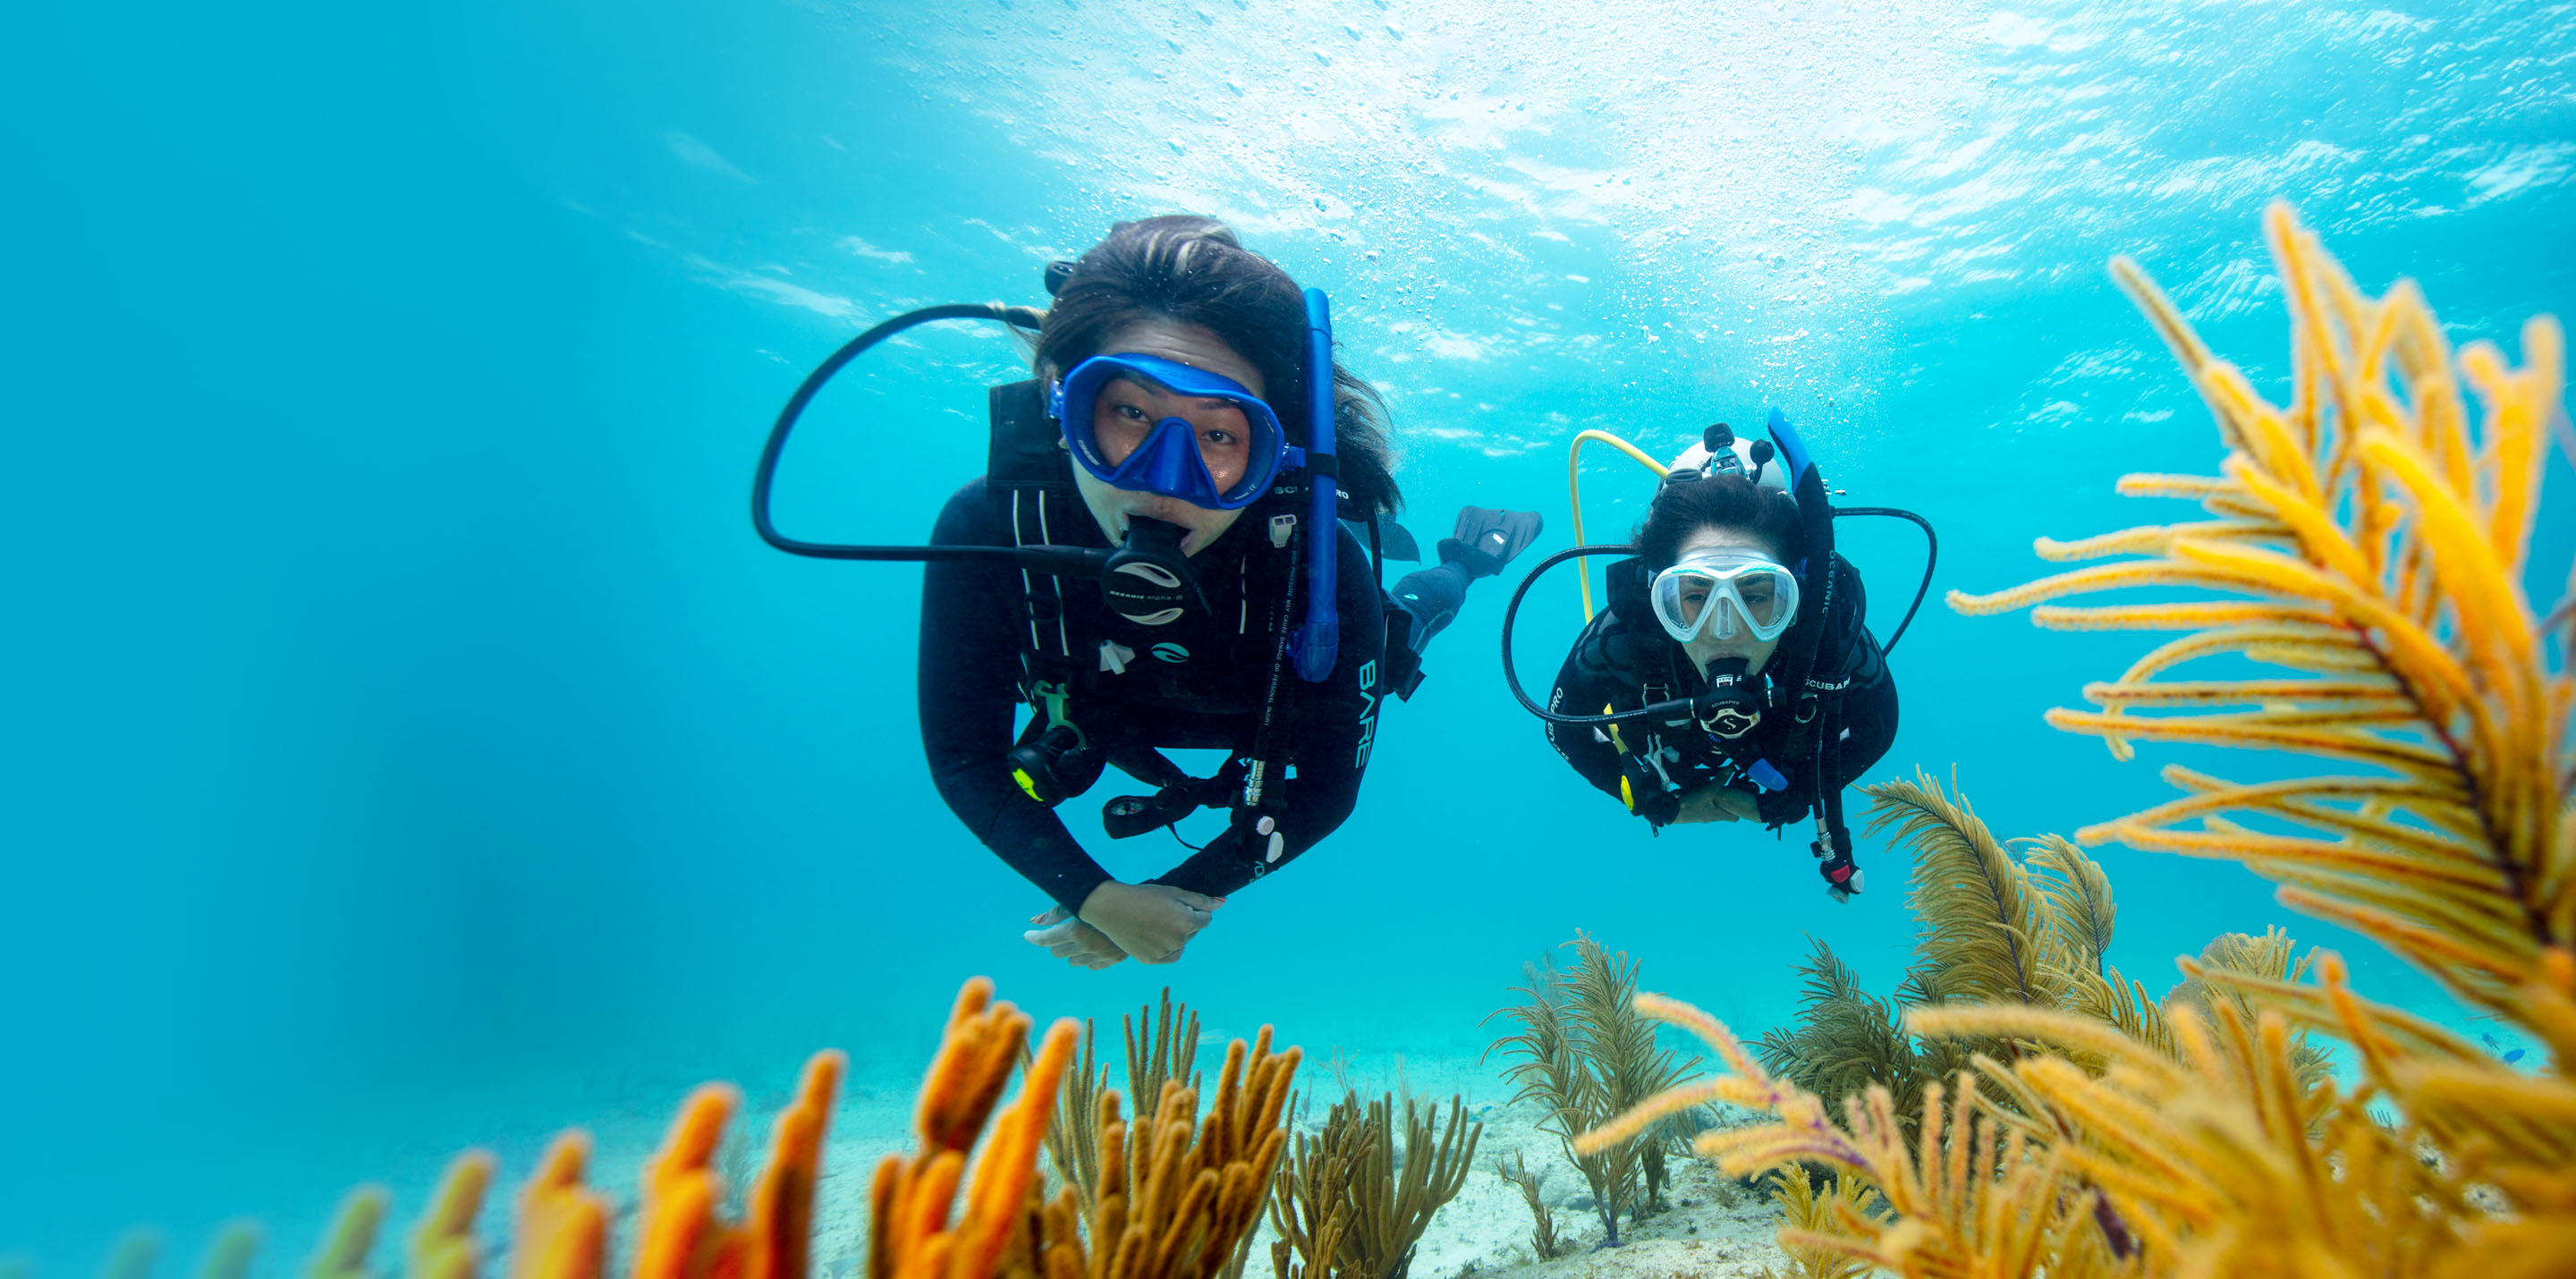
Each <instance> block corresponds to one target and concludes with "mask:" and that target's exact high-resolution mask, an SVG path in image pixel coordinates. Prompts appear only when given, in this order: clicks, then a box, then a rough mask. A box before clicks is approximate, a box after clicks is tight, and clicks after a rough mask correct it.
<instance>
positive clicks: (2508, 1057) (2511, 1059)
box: [2504, 1048, 2522, 1066]
mask: <svg viewBox="0 0 2576 1279" xmlns="http://www.w3.org/2000/svg"><path fill="white" fill-rule="evenodd" d="M2520 1060H2522V1050H2521V1049H2519V1048H2516V1049H2514V1050H2513V1051H2512V1052H2509V1053H2506V1054H2505V1055H2504V1064H2506V1065H2508V1066H2510V1065H2512V1064H2514V1063H2515V1062H2517V1061H2520Z"/></svg>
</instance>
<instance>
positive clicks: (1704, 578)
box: [1648, 550, 1798, 644]
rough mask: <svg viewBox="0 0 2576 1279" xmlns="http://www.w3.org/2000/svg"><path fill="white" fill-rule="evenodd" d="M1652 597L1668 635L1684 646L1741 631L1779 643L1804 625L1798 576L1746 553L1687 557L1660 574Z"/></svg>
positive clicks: (1713, 552)
mask: <svg viewBox="0 0 2576 1279" xmlns="http://www.w3.org/2000/svg"><path fill="white" fill-rule="evenodd" d="M1648 596H1649V598H1650V599H1651V600H1652V601H1653V603H1654V606H1655V620H1656V621H1658V622H1661V623H1663V624H1664V633H1665V634H1667V635H1670V636H1672V637H1673V639H1674V641H1675V642H1677V643H1682V644H1687V643H1689V642H1691V641H1692V640H1694V639H1697V638H1699V636H1700V635H1701V633H1702V632H1707V631H1711V630H1712V629H1713V631H1714V633H1715V634H1716V635H1717V636H1718V637H1719V638H1721V639H1731V638H1733V637H1734V636H1735V633H1736V630H1737V628H1739V627H1742V628H1744V629H1746V630H1750V631H1752V632H1753V637H1754V638H1755V639H1760V640H1774V639H1778V638H1780V633H1781V632H1783V631H1786V630H1788V629H1789V625H1790V623H1792V622H1795V621H1797V620H1798V575H1797V574H1795V573H1792V572H1790V571H1789V570H1788V569H1787V568H1785V567H1783V566H1781V565H1779V564H1775V563H1773V562H1772V561H1770V560H1767V559H1764V558H1762V557H1761V556H1759V555H1754V554H1751V553H1749V552H1745V551H1731V550H1709V551H1702V552H1699V553H1698V554H1696V555H1690V556H1685V557H1683V559H1682V561H1681V562H1680V563H1678V564H1675V565H1673V566H1672V567H1671V568H1668V569H1665V570H1664V571H1663V572H1661V573H1657V574H1655V580H1654V584H1653V586H1652V587H1650V588H1649V590H1648Z"/></svg>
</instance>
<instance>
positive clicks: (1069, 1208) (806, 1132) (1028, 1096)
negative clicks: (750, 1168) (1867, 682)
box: [0, 977, 1463, 1279]
mask: <svg viewBox="0 0 2576 1279" xmlns="http://www.w3.org/2000/svg"><path fill="white" fill-rule="evenodd" d="M992 995H993V988H992V983H990V982H988V981H986V980H984V979H982V978H980V977H979V978H976V979H974V980H972V981H969V982H967V983H966V985H965V987H964V989H962V990H961V991H960V992H959V993H958V997H957V1002H956V1004H955V1006H954V1007H953V1009H952V1010H951V1012H950V1015H949V1019H948V1025H947V1029H946V1032H945V1034H944V1035H943V1036H942V1038H941V1042H940V1046H939V1050H938V1053H937V1056H936V1057H935V1058H934V1060H933V1062H932V1064H931V1068H930V1072H929V1076H928V1078H927V1079H926V1080H925V1081H924V1083H923V1084H922V1088H921V1094H920V1098H919V1104H918V1108H917V1111H916V1116H915V1132H916V1136H917V1139H918V1144H917V1147H916V1149H914V1150H913V1151H912V1152H911V1153H910V1154H897V1155H888V1156H887V1157H886V1158H885V1160H884V1162H883V1163H882V1164H880V1165H879V1166H878V1168H877V1172H876V1177H875V1179H874V1182H873V1183H872V1185H871V1187H870V1197H869V1205H870V1208H871V1216H870V1219H869V1232H868V1255H867V1263H866V1264H867V1275H868V1277H869V1279H934V1277H936V1279H995V1277H997V1276H1000V1277H1007V1279H1210V1277H1211V1276H1213V1275H1215V1274H1216V1273H1217V1272H1218V1271H1219V1270H1220V1269H1221V1268H1223V1267H1224V1266H1225V1265H1226V1263H1227V1261H1228V1260H1229V1259H1230V1258H1233V1257H1236V1256H1238V1255H1239V1252H1240V1244H1241V1243H1242V1241H1243V1240H1245V1239H1246V1238H1248V1237H1249V1236H1250V1235H1251V1233H1252V1230H1253V1228H1254V1227H1255V1226H1256V1225H1257V1224H1258V1223H1259V1220H1260V1214H1261V1208H1262V1205H1263V1203H1264V1202H1265V1201H1266V1199H1267V1197H1268V1194H1269V1187H1270V1182H1271V1174H1272V1172H1273V1170H1274V1169H1275V1168H1276V1166H1277V1165H1278V1163H1279V1156H1280V1153H1281V1151H1282V1149H1283V1148H1284V1145H1285V1142H1286V1140H1287V1133H1286V1132H1285V1130H1284V1129H1283V1128H1282V1126H1281V1116H1282V1111H1283V1110H1284V1108H1285V1106H1286V1104H1287V1099H1288V1092H1289V1083H1290V1081H1291V1080H1292V1079H1293V1078H1294V1076H1295V1073H1296V1068H1297V1062H1298V1059H1299V1053H1298V1050H1296V1049H1294V1048H1291V1049H1289V1050H1287V1051H1286V1052H1281V1053H1274V1052H1272V1051H1270V1034H1271V1032H1270V1028H1269V1027H1268V1026H1264V1027H1262V1028H1261V1031H1260V1033H1259V1035H1258V1036H1257V1037H1256V1039H1255V1042H1254V1043H1253V1044H1252V1045H1250V1046H1249V1047H1247V1046H1246V1045H1245V1044H1244V1042H1243V1041H1242V1040H1240V1039H1238V1040H1235V1041H1234V1042H1233V1043H1232V1044H1231V1045H1230V1046H1229V1047H1228V1049H1227V1052H1226V1059H1225V1066H1224V1068H1223V1069H1222V1070H1221V1071H1219V1072H1218V1076H1217V1084H1216V1093H1215V1096H1214V1098H1213V1100H1212V1101H1211V1102H1210V1104H1209V1106H1208V1109H1207V1113H1206V1115H1205V1116H1204V1117H1201V1116H1200V1115H1199V1102H1198V1095H1197V1089H1196V1087H1195V1085H1196V1083H1197V1080H1198V1076H1197V1075H1196V1074H1195V1073H1194V1072H1192V1071H1191V1069H1190V1065H1191V1046H1189V1045H1181V1046H1177V1047H1175V1046H1174V1038H1173V1037H1174V1036H1176V1035H1180V1034H1182V1033H1184V1032H1186V1034H1187V1037H1188V1038H1189V1039H1191V1040H1195V1038H1196V1021H1195V1019H1189V1020H1187V1021H1186V1022H1181V1021H1177V1020H1175V1019H1171V1018H1169V1017H1168V1016H1167V1018H1166V1020H1165V1021H1164V1022H1161V1023H1157V1026H1156V1030H1155V1035H1156V1037H1157V1038H1156V1042H1157V1043H1160V1044H1162V1045H1164V1046H1165V1048H1167V1049H1171V1050H1170V1051H1159V1052H1158V1053H1148V1054H1146V1055H1145V1058H1138V1057H1136V1056H1134V1055H1131V1064H1133V1063H1136V1062H1138V1061H1145V1064H1147V1065H1148V1066H1152V1065H1153V1063H1156V1062H1159V1063H1160V1065H1159V1067H1156V1069H1157V1070H1158V1073H1157V1075H1156V1078H1158V1079H1160V1080H1161V1081H1162V1082H1161V1085H1160V1089H1159V1094H1158V1102H1157V1105H1156V1106H1155V1107H1154V1108H1153V1109H1152V1110H1151V1111H1150V1112H1147V1111H1140V1112H1139V1114H1138V1116H1137V1118H1136V1120H1135V1122H1134V1124H1133V1127H1132V1131H1131V1128H1130V1125H1129V1124H1128V1123H1126V1122H1124V1121H1122V1120H1121V1118H1120V1106H1119V1096H1118V1094H1117V1093H1115V1092H1109V1091H1102V1092H1099V1093H1098V1094H1097V1095H1096V1097H1095V1103H1096V1109H1095V1111H1094V1115H1093V1122H1092V1125H1091V1131H1092V1133H1093V1134H1094V1139H1095V1141H1096V1147H1095V1149H1094V1150H1093V1152H1092V1157H1091V1165H1092V1166H1094V1167H1096V1168H1098V1169H1099V1170H1100V1172H1099V1175H1098V1178H1097V1180H1096V1181H1095V1182H1092V1183H1090V1184H1089V1185H1087V1186H1086V1187H1085V1189H1086V1190H1087V1191H1088V1195H1087V1197H1081V1198H1078V1197H1077V1195H1076V1193H1075V1190H1074V1188H1073V1187H1071V1186H1067V1187H1065V1188H1063V1189H1062V1190H1060V1191H1059V1192H1058V1193H1057V1194H1056V1195H1055V1197H1054V1198H1052V1199H1045V1198H1042V1197H1041V1196H1040V1194H1039V1191H1038V1168H1037V1161H1038V1150H1039V1147H1040V1145H1041V1144H1042V1143H1043V1142H1044V1140H1045V1137H1046V1134H1047V1131H1048V1128H1049V1126H1050V1124H1051V1122H1052V1120H1053V1118H1054V1115H1055V1110H1056V1105H1057V1094H1058V1085H1059V1083H1060V1082H1061V1081H1062V1079H1063V1078H1064V1076H1065V1074H1066V1073H1067V1067H1068V1064H1069V1062H1070V1060H1071V1058H1072V1055H1073V1048H1074V1042H1075V1039H1076V1036H1077V1029H1076V1026H1075V1024H1074V1023H1073V1022H1071V1021H1060V1022H1058V1023H1056V1025H1055V1026H1054V1027H1053V1028H1052V1029H1050V1030H1049V1031H1048V1033H1047V1035H1046V1038H1045V1040H1044V1042H1043V1043H1042V1045H1041V1046H1040V1047H1039V1049H1038V1051H1037V1052H1036V1054H1035V1055H1034V1057H1031V1056H1030V1055H1029V1054H1028V1051H1027V1049H1028V1037H1029V1028H1030V1025H1031V1023H1030V1019H1029V1018H1028V1016H1027V1015H1026V1014H1023V1013H1021V1012H1020V1011H1019V1010H1018V1009H1016V1008H1014V1007H1012V1006H1011V1005H1010V1004H1008V1003H997V1002H994V1000H993V997H992ZM1170 1011H1171V1007H1170V1002H1169V997H1168V992H1166V999H1165V1012H1166V1014H1169V1013H1170ZM1146 1059H1150V1060H1146ZM1023 1061H1025V1062H1026V1069H1027V1074H1026V1079H1025V1081H1024V1082H1023V1084H1022V1086H1021V1089H1020V1095H1019V1097H1018V1098H1017V1099H1016V1100H1015V1101H1013V1102H1012V1103H1011V1104H1010V1105H1008V1106H1007V1107H1005V1106H1002V1104H1001V1102H1002V1094H1003V1092H1004V1091H1005V1089H1006V1088H1007V1086H1008V1084H1009V1082H1010V1076H1011V1074H1012V1073H1013V1071H1014V1070H1015V1069H1017V1068H1019V1066H1020V1065H1021V1063H1022V1062H1023ZM842 1070H843V1059H842V1056H841V1054H839V1053H837V1052H823V1053H817V1054H815V1056H814V1057H813V1058H812V1059H811V1060H809V1061H808V1062H807V1063H806V1066H805V1070H804V1073H803V1075H802V1077H801V1079H800V1081H799V1083H798V1086H797V1089H796V1095H795V1098H794V1100H793V1101H792V1102H791V1103H790V1104H789V1105H788V1106H787V1108H786V1109H785V1110H784V1111H782V1112H781V1113H780V1114H779V1116H778V1119H777V1121H776V1123H775V1125H774V1126H773V1127H772V1129H771V1135H770V1142H769V1153H768V1157H767V1159H766V1160H764V1161H763V1162H762V1163H761V1165H760V1167H759V1170H758V1172H757V1173H756V1175H755V1176H754V1177H753V1178H752V1184H751V1186H750V1191H749V1194H748V1195H747V1196H746V1198H745V1201H744V1202H745V1205H746V1206H745V1209H744V1211H743V1213H742V1214H741V1217H740V1219H739V1220H733V1219H729V1218H728V1217H727V1216H726V1214H725V1213H724V1212H723V1210H722V1204H723V1203H724V1194H725V1186H724V1185H723V1181H722V1178H721V1177H720V1176H719V1174H718V1171H717V1168H716V1164H717V1163H718V1162H719V1160H720V1158H721V1155H720V1153H719V1152H720V1151H721V1150H722V1149H723V1148H724V1136H725V1129H726V1127H727V1125H728V1124H729V1123H730V1121H731V1120H732V1118H733V1115H734V1112H735V1110H736V1109H737V1107H738V1106H739V1104H740V1099H739V1097H738V1095H737V1094H736V1093H735V1091H734V1090H733V1089H732V1088H731V1087H729V1086H726V1085H723V1084H709V1085H706V1086H703V1087H701V1088H699V1089H697V1090H696V1091H695V1092H693V1093H691V1094H690V1095H689V1097H688V1099H687V1101H685V1102H684V1103H683V1104H682V1105H681V1108H680V1113H679V1116H678V1117H677V1118H676V1119H674V1120H673V1121H672V1123H671V1126H670V1128H669V1130H668V1132H667V1133H666V1135H665V1137H664V1139H663V1142H662V1145H661V1147H660V1149H659V1150H657V1151H656V1152H655V1153H654V1155H653V1156H652V1158H651V1159H650V1160H649V1161H648V1162H647V1164H646V1166H645V1169H644V1176H643V1179H642V1193H641V1197H642V1200H643V1203H642V1212H641V1216H640V1219H639V1221H638V1223H637V1226H636V1234H635V1240H636V1242H635V1253H636V1256H635V1261H634V1265H633V1267H632V1271H631V1274H632V1276H633V1279H805V1276H807V1275H808V1274H809V1273H810V1272H811V1270H812V1264H811V1258H810V1257H809V1256H808V1250H809V1248H810V1246H811V1244H812V1240H813V1234H814V1198H815V1192H816V1189H817V1187H818V1186H819V1184H820V1181H821V1173H822V1151H823V1136H824V1130H825V1128H826V1126H827V1125H828V1124H829V1122H830V1120H831V1114H832V1107H833V1101H834V1097H835V1095H836V1093H837V1092H838V1089H839V1086H840V1080H841V1074H842ZM1183 1077H1186V1078H1188V1079H1189V1080H1190V1081H1191V1086H1184V1085H1183V1084H1182V1083H1181V1082H1180V1080H1181V1079H1182V1078H1183ZM997 1112H998V1117H997ZM979 1142H980V1144H981V1146H982V1150H981V1153H980V1154H978V1153H977V1151H976V1147H977V1145H978V1144H979ZM1131 1148H1132V1150H1133V1152H1134V1153H1133V1155H1132V1157H1131V1155H1130V1150H1131ZM970 1156H971V1157H972V1163H973V1168H972V1172H971V1173H970V1172H969V1169H968V1164H969V1159H970ZM589 1157H590V1139H589V1137H588V1136H587V1135H586V1134H584V1133H581V1132H579V1131H573V1132H568V1133H565V1134H564V1135H562V1136H561V1137H558V1138H557V1139H556V1140H555V1141H554V1142H553V1143H552V1144H551V1145H549V1146H548V1148H547V1149H546V1152H545V1154H544V1156H543V1157H542V1158H541V1159H540V1161H539V1163H538V1167H537V1169H536V1171H535V1173H534V1174H533V1175H532V1176H531V1177H530V1178H529V1180H528V1184H527V1186H526V1188H525V1189H524V1190H523V1191H522V1192H521V1195H520V1200H519V1222H518V1231H517V1235H516V1238H515V1239H514V1240H512V1241H511V1242H510V1243H509V1244H508V1245H507V1252H508V1256H509V1262H510V1265H509V1270H510V1279H601V1276H603V1275H604V1274H605V1273H606V1272H607V1269H608V1240H609V1225H610V1223H611V1221H612V1220H614V1218H615V1217H616V1215H617V1213H616V1208H615V1206H614V1205H612V1204H611V1203H610V1202H609V1200H608V1199H607V1197H606V1196H604V1195H601V1194H599V1193H598V1192H596V1191H593V1190H591V1189H589V1188H588V1187H586V1186H585V1185H584V1184H583V1182H582V1177H583V1174H584V1170H585V1168H586V1166H587V1164H588V1162H589ZM1461 1158H1462V1159H1463V1156H1461ZM496 1174H497V1165H496V1163H495V1161H494V1160H493V1158H492V1156H491V1155H489V1154H488V1153H485V1152H483V1151H468V1152H466V1153H465V1154H463V1155H460V1156H458V1157H457V1159H456V1160H455V1161H454V1162H453V1163H451V1164H450V1165H449V1167H448V1170H447V1174H446V1176H445V1177H444V1178H443V1179H442V1180H441V1181H440V1183H439V1186H438V1188H437V1190H436V1191H435V1192H434V1193H433V1194H432V1196H431V1199H430V1204H429V1206H428V1208H427V1209H426V1211H424V1212H423V1214H422V1216H421V1220H420V1222H419V1224H418V1225H417V1226H416V1227H415V1228H414V1229H413V1231H412V1234H411V1238H410V1249H409V1254H410V1255H409V1263H410V1264H409V1268H408V1273H409V1274H410V1275H411V1276H412V1277H413V1279H474V1276H475V1274H476V1273H477V1270H478V1268H479V1266H480V1265H481V1264H482V1258H483V1247H482V1245H481V1243H480V1242H479V1241H478V1240H477V1238H476V1237H475V1234H474V1224H475V1220H476V1218H477V1216H478V1215H479V1214H480V1212H481V1209H482V1206H483V1201H484V1199H485V1197H486V1195H487V1193H488V1192H489V1190H490V1188H491V1185H492V1182H493V1179H494V1177H495V1176H496ZM1451 1189H1452V1190H1453V1191H1454V1189H1455V1187H1454V1186H1453V1187H1452V1188H1451ZM961 1192H963V1196H964V1197H963V1201H962V1202H960V1198H959V1196H960V1193H961ZM1086 1203H1087V1204H1090V1205H1093V1207H1091V1208H1089V1209H1084V1208H1082V1207H1080V1206H1078V1205H1080V1204H1086ZM389 1205H390V1196H389V1195H388V1194H387V1193H386V1191H385V1190H384V1189H383V1188H381V1187H377V1186H362V1187H360V1188H359V1189H357V1190H355V1191H353V1192H351V1193H350V1195H349V1196H348V1198H347V1199H346V1200H344V1201H343V1202H342V1205H341V1207H340V1210H339V1212H338V1213H337V1214H336V1215H335V1217H334V1219H333V1221H332V1223H331V1225H330V1227H329V1228H328V1229H327V1230H326V1231H325V1232H324V1236H323V1241H322V1244H321V1247H320V1248H319V1249H318V1250H317V1252H316V1254H315V1256H314V1258H313V1260H312V1261H311V1262H310V1263H309V1264H308V1265H307V1266H306V1268H305V1273H306V1275H308V1276H309V1277H310V1279H369V1276H370V1275H372V1273H373V1271H372V1269H371V1267H370V1264H369V1260H368V1258H369V1255H370V1254H371V1253H372V1252H373V1251H374V1248H375V1242H376V1236H377V1234H378V1233H379V1232H380V1231H381V1230H382V1228H383V1226H384V1222H385V1218H386V1215H387V1212H388V1208H389ZM257 1239H258V1236H257V1232H256V1230H255V1229H254V1228H252V1227H250V1226H248V1225H247V1224H245V1223H236V1224H235V1225H233V1226H230V1227H227V1228H226V1230H225V1231H224V1233H223V1234H222V1235H221V1236H219V1237H218V1239H217V1241H216V1243H215V1245H214V1246H213V1247H212V1248H211V1249H210V1250H209V1251H208V1254H207V1259H206V1262H205V1264H204V1267H203V1270H202V1279H241V1276H242V1275H243V1274H244V1273H245V1272H246V1271H247V1269H248V1266H249V1263H250V1260H251V1254H252V1252H253V1250H254V1249H255V1247H256V1244H257ZM159 1246H160V1244H159V1237H158V1236H157V1235H153V1234H150V1233H149V1232H136V1233H135V1234H133V1235H130V1236H128V1242H127V1243H125V1244H123V1245H121V1246H120V1248H119V1250H118V1253H117V1257H116V1259H115V1260H114V1261H112V1262H111V1266H110V1273H111V1275H116V1276H123V1279H146V1276H147V1272H148V1271H149V1269H150V1267H151V1264H152V1261H153V1259H154V1258H155V1256H157V1254H158V1251H159ZM0 1270H7V1271H11V1272H13V1273H22V1272H23V1267H17V1266H15V1265H14V1263H10V1262H7V1261H5V1260H0Z"/></svg>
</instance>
